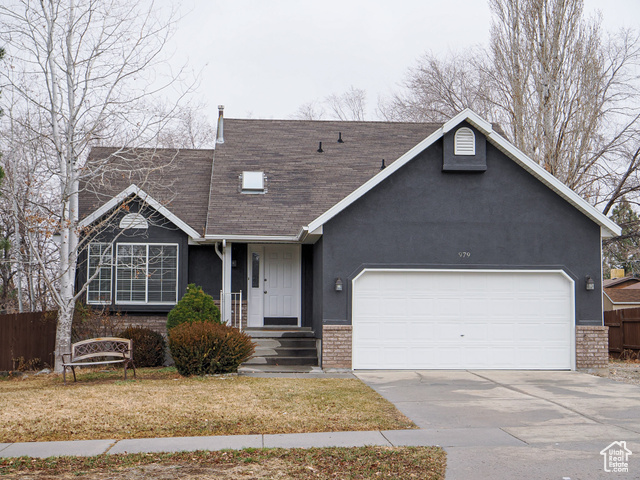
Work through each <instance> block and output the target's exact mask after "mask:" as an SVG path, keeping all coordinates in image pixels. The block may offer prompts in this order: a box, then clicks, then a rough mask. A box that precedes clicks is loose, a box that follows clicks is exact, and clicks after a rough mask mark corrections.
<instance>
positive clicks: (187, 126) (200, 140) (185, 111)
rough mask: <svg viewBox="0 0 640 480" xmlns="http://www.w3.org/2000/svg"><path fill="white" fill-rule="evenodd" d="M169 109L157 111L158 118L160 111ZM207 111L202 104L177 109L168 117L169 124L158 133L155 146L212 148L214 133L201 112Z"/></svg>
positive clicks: (213, 145)
mask: <svg viewBox="0 0 640 480" xmlns="http://www.w3.org/2000/svg"><path fill="white" fill-rule="evenodd" d="M167 110H170V109H166V108H162V109H159V112H158V114H159V116H161V115H162V111H165V112H166V111H167ZM206 110H207V106H206V104H204V103H196V104H195V105H185V106H181V107H179V108H178V109H177V111H176V112H174V113H172V114H171V115H169V116H168V118H171V120H170V122H169V123H168V124H167V125H165V127H164V128H163V129H162V130H161V131H160V133H159V134H158V137H157V142H156V146H157V147H162V148H214V147H215V143H216V132H215V129H214V128H213V126H212V125H211V123H210V122H209V120H208V118H207V117H206V115H204V114H203V113H202V112H204V111H206Z"/></svg>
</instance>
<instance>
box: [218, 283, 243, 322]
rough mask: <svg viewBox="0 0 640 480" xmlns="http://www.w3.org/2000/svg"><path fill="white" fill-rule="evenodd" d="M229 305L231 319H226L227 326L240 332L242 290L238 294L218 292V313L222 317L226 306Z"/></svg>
mask: <svg viewBox="0 0 640 480" xmlns="http://www.w3.org/2000/svg"><path fill="white" fill-rule="evenodd" d="M227 305H231V318H229V319H228V323H229V325H231V326H232V327H235V328H237V329H238V330H240V331H242V290H240V291H239V292H227V293H223V292H222V290H220V312H221V314H222V315H224V312H226V311H227V310H226V308H225V307H226V306H227Z"/></svg>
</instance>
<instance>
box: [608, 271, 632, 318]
mask: <svg viewBox="0 0 640 480" xmlns="http://www.w3.org/2000/svg"><path fill="white" fill-rule="evenodd" d="M602 305H603V309H604V311H605V312H609V311H611V310H623V309H626V308H640V278H636V277H633V276H628V277H621V278H614V279H606V280H604V281H603V289H602Z"/></svg>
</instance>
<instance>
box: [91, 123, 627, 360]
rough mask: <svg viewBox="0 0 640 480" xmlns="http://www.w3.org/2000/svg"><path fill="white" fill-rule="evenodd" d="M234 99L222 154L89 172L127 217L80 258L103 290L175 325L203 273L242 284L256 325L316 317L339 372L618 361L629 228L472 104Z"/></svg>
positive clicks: (295, 325) (171, 154) (132, 311)
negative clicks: (313, 112) (407, 107)
mask: <svg viewBox="0 0 640 480" xmlns="http://www.w3.org/2000/svg"><path fill="white" fill-rule="evenodd" d="M220 113H221V115H220V124H219V127H218V144H217V147H216V149H215V152H214V151H210V150H202V151H195V150H183V151H175V150H162V151H145V155H146V156H148V157H149V159H150V160H145V162H146V163H144V162H143V163H144V165H154V161H155V160H154V159H163V160H164V161H165V163H167V164H168V165H169V167H168V168H169V171H164V172H162V171H161V170H162V169H159V170H158V171H153V168H151V169H147V170H146V171H147V172H148V173H146V174H144V175H143V174H139V175H137V176H136V174H131V175H124V174H119V175H114V176H112V177H111V178H110V179H109V180H108V181H103V182H101V184H100V185H85V186H84V187H83V190H82V191H83V193H82V196H81V199H80V210H81V214H82V216H83V218H84V220H83V225H85V226H87V225H90V224H92V223H95V222H98V221H101V219H104V218H106V217H107V216H108V215H113V216H116V217H117V220H118V222H117V225H114V226H113V227H112V228H110V229H107V230H105V232H103V233H102V234H101V236H100V237H99V238H96V239H94V240H92V243H91V244H90V245H89V248H88V254H87V255H86V256H84V257H83V259H82V261H83V262H84V263H83V265H84V266H85V267H84V270H82V269H81V270H80V272H79V275H80V276H81V277H82V278H83V279H86V278H88V277H87V275H88V274H91V275H93V277H92V278H93V281H92V282H91V285H90V288H89V291H88V295H87V302H88V303H90V304H92V303H93V304H101V305H108V306H109V307H110V309H111V310H112V311H113V310H119V311H122V312H124V313H125V314H126V315H127V316H129V317H131V318H132V321H137V322H142V321H144V322H147V323H148V324H150V325H156V326H157V328H161V326H162V324H163V321H164V318H165V317H166V312H167V311H168V310H169V309H170V308H171V306H172V305H173V304H174V303H175V301H176V300H177V299H178V298H179V297H180V296H181V295H182V293H183V292H184V291H185V288H186V285H187V284H188V283H196V284H199V285H202V286H203V288H204V289H205V291H207V292H208V293H210V294H212V295H213V296H214V297H215V298H223V299H224V298H228V297H227V296H228V295H230V294H231V293H232V292H240V291H242V299H243V303H244V309H245V312H246V324H247V326H248V327H249V328H252V329H264V328H269V327H271V328H279V329H292V330H295V329H306V330H308V331H311V332H313V333H312V335H313V336H314V338H316V339H317V342H318V344H319V345H320V348H319V352H320V353H319V360H320V362H321V365H322V366H323V368H353V369H378V368H384V369H408V368H410V369H428V368H442V369H466V368H478V369H481V368H487V369H575V368H597V367H602V366H604V365H606V362H607V355H606V347H605V348H604V350H602V349H601V350H599V351H600V352H602V351H603V352H604V353H599V354H597V355H594V354H593V350H592V347H593V344H594V341H595V343H597V344H598V345H601V346H606V344H607V328H606V327H604V326H603V319H602V296H601V291H602V285H601V284H600V278H601V275H600V271H601V265H600V258H601V240H602V238H607V237H612V236H615V235H619V233H620V229H619V227H618V226H617V225H616V224H614V223H613V222H611V221H610V220H609V219H608V218H606V217H605V216H604V215H602V214H601V213H600V212H598V211H597V210H596V209H595V208H593V207H592V206H591V205H590V204H588V203H587V202H586V201H584V200H583V199H582V198H580V197H579V196H578V195H577V194H575V193H574V192H573V191H571V190H570V189H568V188H567V187H566V186H565V185H564V184H562V183H561V182H560V181H558V180H557V179H556V178H554V177H553V176H552V175H550V174H549V173H548V172H547V171H545V170H544V169H543V168H541V167H540V166H539V165H537V164H536V163H534V162H533V161H532V160H531V159H529V158H528V157H526V156H525V155H524V154H523V153H522V152H520V151H519V150H518V149H517V148H515V147H514V146H513V145H512V144H511V143H509V142H508V141H507V140H506V139H505V138H504V137H503V136H502V135H501V134H500V133H499V132H498V131H497V130H496V129H494V127H493V126H492V125H491V124H490V123H488V122H486V121H485V120H483V119H482V118H480V117H479V116H478V115H476V114H475V113H474V112H472V111H469V110H465V111H464V112H462V113H460V114H459V115H457V116H456V117H454V118H452V119H451V120H449V121H448V122H446V123H444V124H415V123H389V122H333V121H295V120H236V119H223V118H222V111H221V112H220ZM138 153H140V152H138ZM91 155H92V156H93V157H94V158H105V159H107V160H108V161H113V162H118V161H129V160H128V159H129V157H128V155H130V153H126V152H122V151H120V150H117V149H106V148H96V149H94V150H93V151H92V153H91ZM123 159H124V160H123ZM159 163H162V162H159ZM138 177H139V178H138ZM142 177H144V178H146V179H155V181H154V182H148V184H149V187H148V188H147V187H145V186H143V185H142V184H140V180H141V179H142ZM103 180H104V179H103ZM136 182H138V183H136ZM163 182H164V183H167V185H163ZM158 183H159V184H160V186H161V187H160V188H157V187H154V185H157V184H158ZM168 183H170V184H171V185H169V184H168ZM127 199H128V200H129V201H130V203H128V204H127V207H126V209H125V210H126V211H119V210H118V208H119V206H121V205H122V204H123V202H125V201H126V200H127ZM120 210H122V208H120ZM114 239H115V240H114ZM112 241H115V246H114V248H113V251H111V250H108V248H107V247H108V245H109V242H112ZM104 253H107V254H108V255H107V256H108V259H109V262H100V258H104ZM87 264H88V265H89V268H88V272H87V268H86V265H87ZM112 264H113V265H112ZM145 268H146V269H147V270H145ZM140 271H142V272H143V274H142V275H139V274H137V273H136V272H140ZM594 281H595V288H593V287H594ZM231 313H232V312H231V307H230V302H226V301H225V302H223V306H222V315H223V318H225V319H230V318H231ZM154 322H155V323H154ZM594 339H595V340H594Z"/></svg>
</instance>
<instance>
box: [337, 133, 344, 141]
mask: <svg viewBox="0 0 640 480" xmlns="http://www.w3.org/2000/svg"><path fill="white" fill-rule="evenodd" d="M338 143H344V140H342V132H338Z"/></svg>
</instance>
